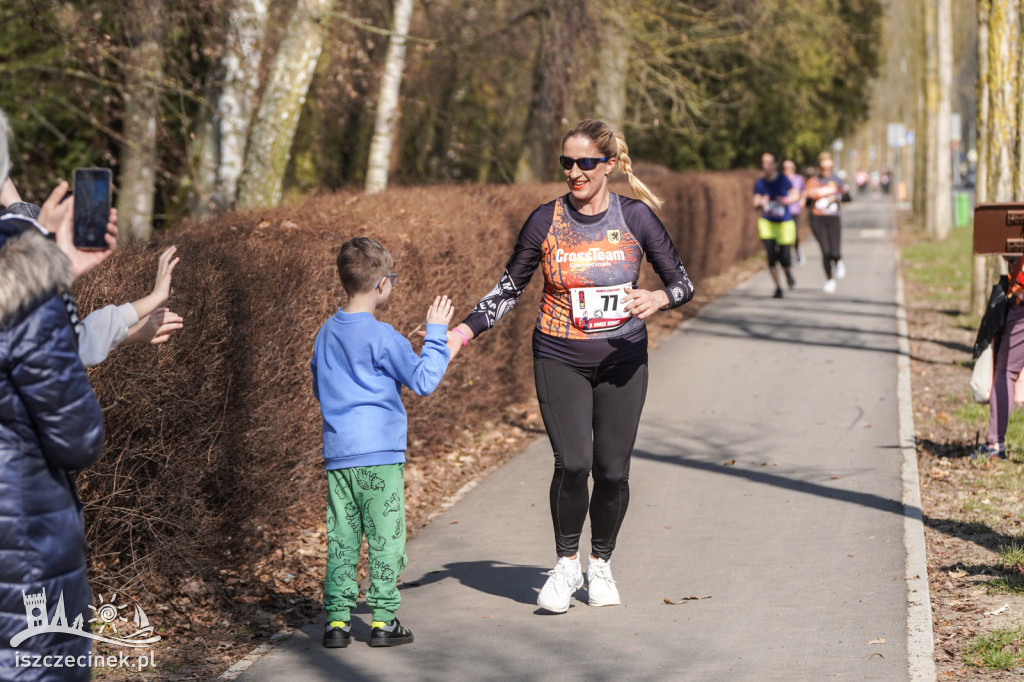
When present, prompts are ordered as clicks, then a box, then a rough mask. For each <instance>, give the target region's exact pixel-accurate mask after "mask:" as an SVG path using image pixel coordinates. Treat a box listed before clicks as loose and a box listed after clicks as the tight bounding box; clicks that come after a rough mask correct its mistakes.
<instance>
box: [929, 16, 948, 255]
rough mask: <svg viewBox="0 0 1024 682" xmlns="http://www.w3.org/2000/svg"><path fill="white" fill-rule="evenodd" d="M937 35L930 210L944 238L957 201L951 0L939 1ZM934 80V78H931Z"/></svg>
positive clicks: (934, 230) (935, 230)
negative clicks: (953, 119)
mask: <svg viewBox="0 0 1024 682" xmlns="http://www.w3.org/2000/svg"><path fill="white" fill-rule="evenodd" d="M934 14H935V37H934V39H933V41H932V44H931V48H930V49H931V51H932V52H933V55H932V56H931V57H930V58H929V61H934V64H935V65H934V76H933V78H934V83H935V85H934V87H935V93H934V95H932V98H933V100H934V102H935V109H934V110H932V109H930V108H929V113H930V114H931V116H929V118H931V119H933V126H932V127H931V128H930V131H931V132H932V134H933V135H934V137H933V138H932V139H931V140H929V147H930V148H931V149H932V150H933V153H932V154H931V156H932V158H933V160H934V163H932V164H929V172H930V174H931V178H930V182H929V183H928V184H929V187H930V191H929V193H928V197H929V199H928V201H929V210H928V213H927V226H928V233H929V234H930V235H932V237H933V238H935V239H938V240H942V239H946V237H948V236H949V230H950V223H951V217H950V212H951V208H952V201H953V167H952V158H951V150H950V139H951V137H952V135H951V134H950V131H951V125H950V124H951V111H950V102H951V99H952V90H953V47H952V46H953V11H952V7H951V6H950V0H936V2H935V9H934ZM929 80H931V79H929Z"/></svg>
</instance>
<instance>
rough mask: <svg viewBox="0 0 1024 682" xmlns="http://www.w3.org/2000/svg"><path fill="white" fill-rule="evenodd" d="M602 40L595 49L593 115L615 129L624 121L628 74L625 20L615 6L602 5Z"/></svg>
mask: <svg viewBox="0 0 1024 682" xmlns="http://www.w3.org/2000/svg"><path fill="white" fill-rule="evenodd" d="M603 7H604V10H605V12H606V16H604V17H602V21H601V24H602V27H603V31H602V32H603V33H604V36H603V40H602V46H601V49H600V50H598V64H599V65H600V73H599V74H598V77H597V91H596V93H595V100H596V101H595V114H596V116H597V118H599V119H601V120H602V121H604V122H605V123H607V124H608V125H610V126H611V127H612V128H613V129H615V130H620V131H621V130H622V126H623V124H625V122H626V86H627V79H628V75H629V50H630V44H629V41H628V40H627V35H628V34H627V32H626V21H625V19H624V18H623V14H622V12H620V11H619V8H618V7H617V6H616V4H615V3H611V4H607V5H603Z"/></svg>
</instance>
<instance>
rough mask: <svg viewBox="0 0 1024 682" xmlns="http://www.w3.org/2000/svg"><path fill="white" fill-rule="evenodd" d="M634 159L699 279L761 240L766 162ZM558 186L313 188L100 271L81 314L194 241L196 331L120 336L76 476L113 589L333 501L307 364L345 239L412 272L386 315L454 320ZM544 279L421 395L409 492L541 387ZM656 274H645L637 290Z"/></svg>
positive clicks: (419, 501) (140, 283) (258, 545)
mask: <svg viewBox="0 0 1024 682" xmlns="http://www.w3.org/2000/svg"><path fill="white" fill-rule="evenodd" d="M639 173H640V176H641V177H642V178H644V179H645V181H648V180H649V183H648V184H649V185H650V186H651V187H652V188H653V189H654V190H655V192H656V193H658V194H659V195H660V196H662V197H663V198H665V199H666V205H665V207H664V208H663V209H662V210H661V211H660V216H661V218H662V220H663V222H664V223H665V225H666V227H667V228H668V230H669V232H670V234H671V235H672V238H673V240H674V242H675V244H676V246H677V248H678V250H679V252H680V254H681V256H682V259H683V263H684V264H685V265H686V267H687V269H688V271H689V272H690V274H691V277H692V278H693V279H694V281H695V282H696V283H697V285H698V287H699V284H700V280H701V279H702V278H704V277H708V276H711V275H714V274H716V273H719V272H721V271H722V270H724V269H725V268H727V267H728V266H730V265H732V264H733V263H735V262H737V261H739V260H742V259H744V258H747V257H749V256H751V255H753V254H756V253H757V251H758V250H759V249H760V245H759V243H758V241H757V235H756V230H755V229H754V218H755V216H754V213H753V211H752V210H751V209H750V198H749V197H750V193H751V188H752V185H753V181H754V178H755V177H756V176H755V174H753V173H751V172H730V173H686V174H672V173H667V172H658V171H657V169H654V168H644V167H642V166H641V167H640V170H639ZM617 189H618V190H619V191H623V192H628V189H626V188H624V187H618V188H617ZM563 191H564V186H562V185H537V186H528V187H519V186H516V187H491V186H488V187H477V186H466V187H453V186H444V187H430V188H413V189H396V190H391V191H388V192H386V193H384V194H380V195H375V196H364V195H361V194H355V193H340V194H336V195H331V196H320V197H313V198H308V199H306V200H304V201H301V202H296V203H292V204H289V205H287V206H284V207H280V208H276V209H273V210H263V211H253V212H249V213H244V214H228V215H225V216H222V217H221V218H219V219H217V220H215V221H210V222H198V223H189V224H185V225H182V226H181V227H180V228H178V229H175V230H173V231H171V232H168V233H164V234H162V235H160V237H159V240H158V243H154V244H151V245H149V246H146V247H131V248H126V249H124V250H122V251H119V252H118V253H117V254H115V255H114V256H113V257H112V258H111V259H110V261H109V262H108V263H107V264H105V265H104V266H102V267H101V268H99V269H98V271H96V272H94V273H91V274H90V275H89V276H88V277H87V278H85V279H84V280H83V281H82V282H81V283H80V285H79V287H78V291H77V294H78V299H79V303H80V306H81V308H82V310H83V311H89V310H92V309H94V308H96V307H98V306H100V305H103V304H106V303H120V302H123V301H126V300H132V299H135V298H139V297H141V296H142V295H144V294H145V293H146V292H147V291H148V289H149V288H150V287H151V286H152V276H153V274H154V273H155V269H156V256H157V254H158V252H159V251H160V250H161V249H162V248H163V247H164V246H166V245H168V244H172V243H173V244H177V245H178V247H179V254H180V256H181V263H180V265H179V266H178V268H177V269H176V270H175V273H174V288H173V294H172V296H171V298H170V301H169V303H168V305H169V306H170V307H171V308H172V309H173V310H175V311H176V312H178V313H179V314H181V315H182V316H183V317H184V318H185V328H184V329H183V330H182V331H180V332H179V333H178V334H177V335H176V336H174V337H173V338H172V340H171V341H170V342H169V343H167V344H165V345H164V346H161V347H159V348H152V347H128V348H123V349H118V350H116V351H114V353H112V354H111V357H110V358H109V359H108V360H107V361H106V362H105V363H104V364H103V365H101V366H100V367H98V368H95V369H94V370H92V373H91V377H92V381H93V385H94V386H95V389H96V392H97V394H98V395H99V397H100V400H101V402H102V403H103V405H104V408H105V410H106V412H105V416H106V428H107V444H106V451H105V453H104V455H103V457H102V458H101V460H100V461H99V462H98V463H97V464H96V465H94V466H93V467H92V468H90V469H89V470H88V471H85V472H83V473H81V474H80V475H79V482H80V485H81V490H82V496H83V499H84V501H85V503H86V514H87V531H88V537H89V542H90V561H91V563H92V566H93V572H94V574H95V575H96V577H97V578H100V582H101V584H102V583H107V584H112V585H120V586H121V587H123V588H127V587H129V586H130V585H131V584H132V583H134V582H135V581H139V580H142V581H147V582H148V581H154V580H155V581H156V583H164V584H167V583H165V582H164V580H163V579H167V580H169V581H170V583H171V584H173V583H175V582H176V581H177V580H178V579H179V578H180V577H182V576H185V575H189V574H197V573H198V574H207V575H211V574H213V573H215V572H216V571H217V570H218V569H219V568H221V567H224V566H232V565H235V564H236V563H237V562H239V561H241V560H242V559H243V558H244V557H246V556H250V557H251V556H252V554H253V553H260V552H266V551H268V547H267V546H266V542H265V541H264V540H265V539H266V538H268V537H269V536H270V533H269V530H270V529H275V528H281V527H282V526H285V527H287V526H288V525H289V524H294V523H295V521H294V518H295V517H297V516H302V515H307V514H316V515H319V514H321V513H322V512H321V511H318V510H322V507H323V490H322V480H323V467H322V463H321V458H320V421H319V412H318V406H317V403H316V401H315V399H314V398H313V395H312V391H311V389H310V372H309V359H310V355H311V350H312V345H313V339H314V337H315V335H316V332H317V330H318V329H319V327H320V325H321V324H322V322H323V321H324V320H325V319H326V318H327V317H329V316H330V315H331V314H332V313H333V312H334V311H335V310H336V309H337V308H338V307H339V306H340V305H342V304H343V302H344V293H343V291H342V289H341V286H340V284H339V283H338V280H337V275H336V272H335V269H334V260H335V257H336V254H337V252H338V249H339V247H340V246H341V244H342V243H343V242H344V241H345V240H347V239H349V238H351V237H354V236H358V235H367V236H371V237H374V238H376V239H378V240H379V241H381V242H382V243H383V244H384V245H385V246H386V247H387V248H388V249H389V250H390V251H391V252H392V254H393V255H394V257H395V262H396V265H395V272H397V273H398V277H399V278H398V286H397V287H396V289H395V292H394V294H393V295H392V297H391V300H390V301H389V304H388V307H387V309H386V310H384V311H383V313H382V314H381V315H380V318H381V319H382V320H384V321H386V322H388V323H390V324H392V325H394V327H395V328H396V329H398V330H400V331H402V332H404V333H408V334H412V333H413V331H414V330H415V329H416V328H417V326H418V325H419V324H420V323H421V322H422V320H423V317H424V315H425V313H426V310H427V307H428V305H429V303H430V301H431V300H432V299H433V297H434V296H435V295H437V294H448V295H449V296H451V297H452V298H453V299H454V301H455V304H456V319H461V317H462V316H463V315H465V314H466V313H468V312H469V310H470V309H471V308H472V306H473V305H474V304H475V303H476V302H477V300H479V298H480V297H481V296H482V295H483V294H485V293H486V292H487V291H489V290H490V289H491V287H493V285H494V283H495V282H496V281H497V280H498V277H499V276H500V274H501V272H502V269H503V266H504V264H505V261H506V260H507V258H508V256H509V254H510V252H511V247H512V245H513V243H514V241H515V237H516V234H517V233H518V230H519V228H520V226H521V225H522V222H523V221H524V220H525V218H526V217H527V216H528V215H529V214H530V212H531V211H532V210H533V209H534V208H535V207H536V206H537V205H538V204H541V203H544V202H546V201H550V200H551V199H552V198H553V197H555V196H557V195H558V194H559V193H561V192H563ZM540 279H541V278H540V277H539V276H537V277H535V278H534V281H533V282H531V285H530V287H529V288H528V289H527V291H526V293H525V294H524V296H523V298H522V299H521V302H520V304H519V306H518V307H517V308H516V309H515V310H514V311H513V312H512V313H511V314H510V315H509V316H508V317H507V318H506V319H503V320H502V321H501V323H500V324H499V325H498V326H497V327H496V328H495V329H494V330H492V331H490V332H488V333H487V334H485V335H483V336H481V338H480V339H479V340H478V341H476V342H474V343H473V344H472V346H471V347H470V348H469V349H467V351H466V352H465V353H463V354H462V355H460V357H459V358H458V359H457V360H456V362H454V363H453V364H452V366H451V368H450V370H449V372H448V374H447V376H446V378H445V380H444V381H443V382H442V384H441V387H440V388H439V389H438V390H437V391H436V392H435V393H434V394H433V395H432V396H430V397H428V398H419V397H417V396H412V395H411V394H409V393H406V396H407V397H408V398H409V399H408V400H407V401H406V407H407V409H408V412H409V445H410V464H409V472H408V475H407V478H408V485H409V490H408V498H409V502H410V504H411V505H438V504H439V503H440V502H442V500H440V499H432V495H431V494H430V492H431V489H430V487H429V485H430V484H429V481H425V480H424V477H423V476H422V475H417V467H421V466H423V463H424V462H427V461H429V460H431V458H433V459H439V458H443V457H444V455H445V453H446V452H448V451H449V450H451V449H452V447H453V446H454V445H455V444H456V443H455V441H456V440H457V439H458V438H460V437H462V435H461V434H464V433H466V432H467V430H469V431H470V432H472V431H474V430H476V429H478V428H480V425H481V424H482V423H484V422H485V421H486V420H488V419H493V418H494V417H495V415H497V414H500V413H501V412H502V410H504V409H506V408H507V406H509V405H512V404H514V403H518V402H522V401H524V400H526V399H528V398H529V397H530V396H532V395H533V385H532V363H531V361H530V333H531V329H532V326H533V324H534V318H535V316H536V301H537V299H538V298H539V295H540V294H539V291H540V286H541V284H540ZM654 281H655V276H654V274H653V271H651V269H650V268H645V274H644V278H642V279H641V286H644V283H645V282H646V283H647V285H648V286H653V285H654ZM411 338H412V339H413V343H414V345H416V346H418V337H415V336H411ZM436 470H437V469H436V467H435V471H436Z"/></svg>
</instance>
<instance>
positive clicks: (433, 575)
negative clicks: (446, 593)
mask: <svg viewBox="0 0 1024 682" xmlns="http://www.w3.org/2000/svg"><path fill="white" fill-rule="evenodd" d="M547 571H548V569H547V568H540V567H538V566H520V565H517V564H508V563H505V562H503V561H489V560H482V561H457V562H455V563H451V564H445V566H444V569H443V570H440V571H430V572H429V573H427V574H425V575H424V576H423V577H422V578H420V579H418V580H413V581H410V582H407V583H402V584H401V585H399V586H398V587H399V589H401V590H412V589H416V588H418V587H424V586H425V585H430V584H432V583H437V582H441V581H442V580H444V579H446V578H454V579H455V580H458V581H459V582H460V583H462V584H463V585H465V586H466V587H469V588H472V589H474V590H477V591H479V592H485V593H487V594H491V595H494V596H495V597H502V598H504V599H510V600H512V601H514V602H517V603H519V604H536V603H537V586H538V585H542V584H543V583H544V580H543V577H542V576H544V575H546V574H547ZM538 576H541V577H540V578H539V577H538Z"/></svg>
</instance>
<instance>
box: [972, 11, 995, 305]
mask: <svg viewBox="0 0 1024 682" xmlns="http://www.w3.org/2000/svg"><path fill="white" fill-rule="evenodd" d="M991 10H992V3H991V0H978V48H977V49H978V78H977V81H976V85H977V91H978V121H977V130H978V143H977V150H978V159H979V163H978V166H977V170H976V172H975V176H974V196H975V199H976V200H977V201H978V202H982V201H986V200H987V199H988V195H989V189H988V159H989V157H990V154H991V152H990V149H989V147H990V144H989V141H990V138H989V135H988V127H989V107H990V105H991V92H990V90H991V87H990V86H991V84H990V83H989V79H988V71H989V28H988V22H989V15H990V13H991ZM989 270H990V267H989V258H987V257H985V256H975V257H974V258H973V259H972V261H971V301H970V313H971V315H981V314H982V313H984V311H985V305H986V303H987V297H988V291H987V289H988V285H989Z"/></svg>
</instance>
